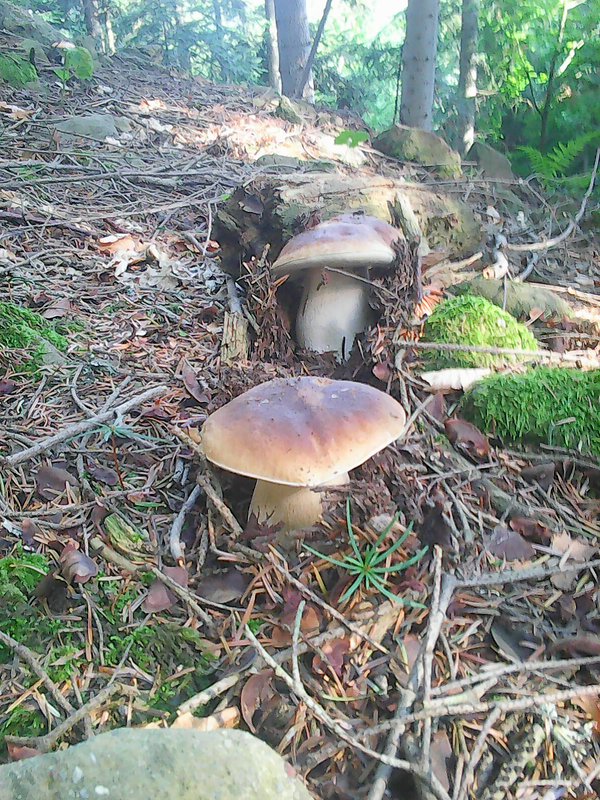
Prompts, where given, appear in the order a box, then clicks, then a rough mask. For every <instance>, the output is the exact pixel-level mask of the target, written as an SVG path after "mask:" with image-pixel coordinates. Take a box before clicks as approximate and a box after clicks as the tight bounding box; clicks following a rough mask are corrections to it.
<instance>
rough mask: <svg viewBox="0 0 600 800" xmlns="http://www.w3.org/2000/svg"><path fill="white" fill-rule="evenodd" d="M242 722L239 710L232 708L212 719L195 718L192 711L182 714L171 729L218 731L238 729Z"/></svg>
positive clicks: (211, 716)
mask: <svg viewBox="0 0 600 800" xmlns="http://www.w3.org/2000/svg"><path fill="white" fill-rule="evenodd" d="M239 722H240V712H239V709H237V708H235V707H234V706H231V707H230V708H224V709H223V711H218V712H217V713H216V714H211V715H210V717H195V716H194V715H193V714H192V713H191V711H186V712H185V713H184V714H180V715H179V716H178V717H177V719H176V720H175V722H174V723H173V724H172V725H171V728H179V729H181V730H192V731H218V730H222V729H223V728H237V726H238V725H239Z"/></svg>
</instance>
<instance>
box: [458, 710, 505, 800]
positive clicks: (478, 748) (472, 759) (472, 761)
mask: <svg viewBox="0 0 600 800" xmlns="http://www.w3.org/2000/svg"><path fill="white" fill-rule="evenodd" d="M501 716H502V712H501V711H499V710H498V709H497V708H495V709H494V710H493V711H492V713H491V714H490V715H489V716H488V718H487V719H486V721H485V723H484V725H483V727H482V729H481V730H480V731H479V736H478V737H477V740H476V742H475V744H474V745H473V749H472V750H471V755H470V756H469V762H468V764H467V766H466V768H465V770H464V772H463V776H462V781H461V784H460V787H458V788H457V787H456V786H455V787H454V797H455V800H463V798H465V797H466V795H467V792H468V790H469V785H470V783H471V781H472V780H473V775H474V774H475V769H476V767H477V764H479V761H480V759H481V755H482V753H483V748H484V747H485V740H486V739H487V737H488V736H489V735H490V733H491V731H492V728H493V727H494V725H495V724H496V722H498V720H499V719H500V717H501Z"/></svg>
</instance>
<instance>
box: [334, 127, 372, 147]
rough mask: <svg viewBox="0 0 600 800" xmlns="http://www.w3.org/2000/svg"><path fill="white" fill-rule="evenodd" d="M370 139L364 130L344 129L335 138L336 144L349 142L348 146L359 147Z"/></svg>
mask: <svg viewBox="0 0 600 800" xmlns="http://www.w3.org/2000/svg"><path fill="white" fill-rule="evenodd" d="M368 140H369V134H368V133H365V132H364V131H342V132H341V133H340V134H338V135H337V136H336V137H335V139H334V144H347V145H348V147H358V145H359V144H364V142H367V141H368Z"/></svg>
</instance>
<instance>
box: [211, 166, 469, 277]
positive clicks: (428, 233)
mask: <svg viewBox="0 0 600 800" xmlns="http://www.w3.org/2000/svg"><path fill="white" fill-rule="evenodd" d="M399 197H400V198H402V199H404V200H406V199H408V201H409V202H410V205H411V207H412V209H413V211H414V213H415V216H416V218H417V221H418V223H419V227H420V229H421V231H422V233H423V236H424V237H425V238H426V239H427V242H428V243H429V246H430V247H431V249H433V250H444V251H446V252H447V255H448V256H449V257H453V258H462V257H464V256H469V255H471V254H472V253H474V252H475V251H476V250H478V249H479V247H480V245H481V242H482V240H483V238H484V234H483V230H482V228H481V225H480V224H479V222H478V221H477V220H476V219H475V216H474V214H473V212H472V210H471V209H470V208H469V206H467V205H466V204H465V203H462V202H461V201H460V200H457V199H455V198H454V197H452V196H450V195H445V194H443V193H441V192H436V191H434V190H433V189H431V188H430V187H426V186H421V185H419V184H414V183H401V182H400V181H393V180H391V179H389V178H384V177H381V176H377V175H361V176H356V177H354V176H347V175H334V174H331V173H311V174H306V175H305V174H301V175H291V176H286V177H285V178H282V177H280V176H274V175H267V176H261V177H259V178H257V179H256V180H254V181H253V182H252V183H250V184H249V185H247V186H246V187H240V188H239V189H237V190H236V191H235V192H234V194H233V195H232V196H231V198H230V199H229V201H228V202H227V203H226V204H225V205H224V206H223V207H222V209H221V210H220V211H219V213H218V215H217V218H216V220H215V223H214V226H213V235H214V238H216V239H217V241H218V242H219V243H220V245H221V248H222V266H223V269H225V270H226V271H227V272H229V273H230V274H232V275H238V274H239V271H240V264H241V262H242V261H248V260H249V259H250V258H251V257H252V256H254V257H256V258H260V257H261V255H262V254H263V251H264V248H265V246H267V245H270V248H271V250H270V258H271V259H272V260H274V259H275V258H276V257H277V255H278V254H279V251H280V250H281V248H282V247H283V245H284V244H285V242H287V241H288V239H290V238H291V237H292V236H294V235H295V234H297V233H299V232H300V231H302V230H304V228H305V227H306V224H307V222H308V221H309V220H310V219H311V218H313V219H314V218H315V217H317V218H318V219H319V220H325V219H329V218H330V217H333V216H335V215H336V214H340V213H343V212H347V211H355V210H361V211H364V212H365V213H366V214H372V215H373V216H375V217H379V218H380V219H383V220H385V221H387V222H391V223H392V224H394V223H396V222H397V219H398V216H400V215H401V213H402V212H401V205H402V203H401V202H399V200H398V198H399Z"/></svg>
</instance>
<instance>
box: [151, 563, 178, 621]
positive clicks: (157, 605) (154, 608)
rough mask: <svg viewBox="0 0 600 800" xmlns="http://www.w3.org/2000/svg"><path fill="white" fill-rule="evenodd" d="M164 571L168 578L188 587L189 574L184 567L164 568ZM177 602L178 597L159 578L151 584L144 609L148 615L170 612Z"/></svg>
mask: <svg viewBox="0 0 600 800" xmlns="http://www.w3.org/2000/svg"><path fill="white" fill-rule="evenodd" d="M162 571H163V573H164V574H165V575H166V576H167V578H171V580H173V581H175V583H178V584H179V585H180V586H183V587H186V586H187V585H188V573H187V570H186V569H184V568H183V567H163V568H162ZM177 600H178V598H177V595H175V594H173V592H172V591H171V590H170V589H169V587H168V586H165V584H164V583H163V582H162V581H160V580H158V578H157V579H156V580H155V581H154V582H153V583H151V584H150V588H149V589H148V594H147V595H146V597H145V598H144V602H143V603H142V609H143V610H144V611H145V612H146V614H158V613H159V612H161V611H168V610H169V609H170V608H172V607H173V606H174V605H175V603H176V602H177Z"/></svg>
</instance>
